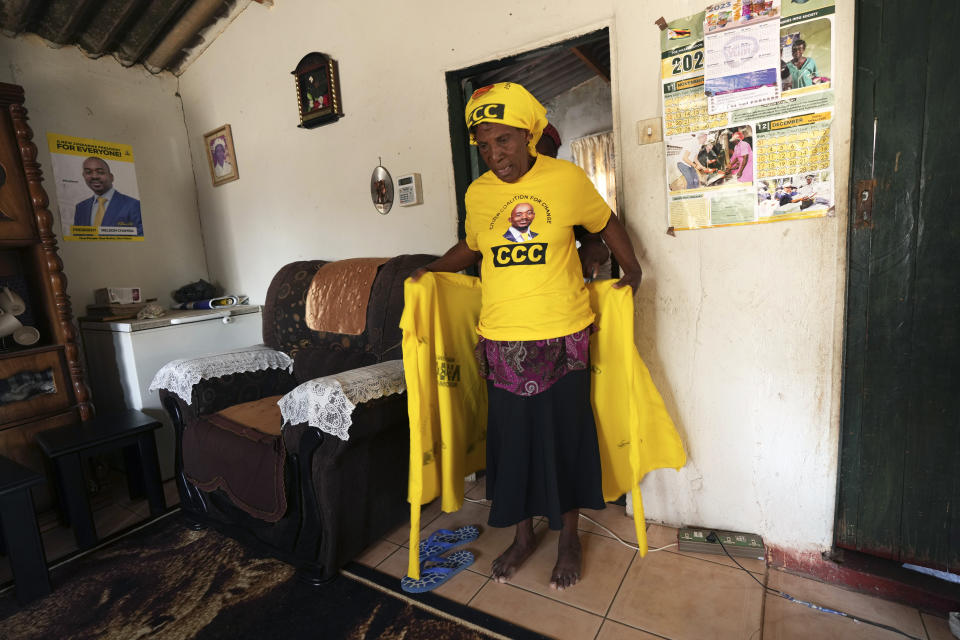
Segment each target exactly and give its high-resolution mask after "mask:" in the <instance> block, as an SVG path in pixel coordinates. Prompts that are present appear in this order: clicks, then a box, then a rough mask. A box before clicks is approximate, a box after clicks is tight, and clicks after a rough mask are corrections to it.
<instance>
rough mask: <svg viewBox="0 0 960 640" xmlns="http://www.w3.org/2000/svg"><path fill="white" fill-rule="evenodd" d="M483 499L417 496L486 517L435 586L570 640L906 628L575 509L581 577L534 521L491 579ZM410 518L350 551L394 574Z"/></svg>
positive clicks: (929, 624)
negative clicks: (554, 586) (572, 577)
mask: <svg viewBox="0 0 960 640" xmlns="http://www.w3.org/2000/svg"><path fill="white" fill-rule="evenodd" d="M164 490H165V493H166V498H167V505H168V506H171V505H174V504H177V503H178V502H179V499H178V497H177V491H176V486H175V485H174V483H173V482H172V481H170V482H167V483H165V484H164ZM125 492H126V486H125V485H124V484H123V483H122V482H114V483H111V486H110V491H108V492H105V493H104V494H103V495H100V496H98V497H97V498H95V499H94V502H93V507H94V516H95V519H96V522H97V532H98V534H99V535H100V536H101V537H106V536H108V535H110V534H111V533H115V532H117V531H119V530H121V529H124V528H126V527H129V526H131V525H132V524H135V523H137V522H139V521H141V520H144V519H145V518H146V517H147V515H148V513H149V509H148V507H147V504H146V501H144V500H138V501H134V502H131V501H130V500H129V499H127V497H126V493H125ZM467 497H468V498H470V499H474V500H480V499H481V498H482V497H483V485H482V481H481V482H479V483H474V484H471V485H468V490H467ZM488 509H489V507H488V506H487V504H486V503H485V502H483V501H481V502H479V503H478V502H466V503H465V504H464V506H463V508H462V509H461V510H460V511H458V512H456V513H450V514H444V513H441V512H440V509H439V507H438V505H437V503H436V502H435V503H432V504H430V505H428V506H426V507H424V510H423V513H422V515H421V523H422V524H423V531H424V535H426V534H428V533H429V532H431V531H434V530H436V529H440V528H446V529H455V528H457V527H459V526H462V525H465V524H479V525H481V530H482V532H483V533H482V535H481V536H480V538H479V539H478V540H477V541H476V542H475V543H472V544H470V545H467V546H466V547H465V548H467V549H469V550H470V551H472V552H473V553H474V555H475V556H476V561H475V562H474V564H473V565H472V566H471V567H470V568H469V569H468V570H466V571H464V572H462V573H460V574H459V575H457V576H456V577H454V578H453V579H452V580H450V581H449V582H448V583H446V584H444V585H443V586H441V587H439V588H438V589H436V591H435V593H436V594H438V595H441V596H444V597H446V598H449V599H451V600H454V601H456V602H459V603H461V604H466V605H468V606H470V607H473V608H475V609H478V610H481V611H484V612H487V613H490V614H492V615H495V616H497V617H499V618H502V619H504V620H509V621H511V622H513V623H515V624H517V625H520V626H524V627H528V628H531V629H533V630H535V631H537V632H539V633H542V634H544V635H547V636H550V637H553V638H563V639H565V638H570V639H573V640H581V639H590V640H593V639H595V640H642V639H650V638H669V639H672V640H681V639H686V638H692V639H696V640H707V639H710V638H716V639H727V638H730V639H733V640H761V639H762V640H794V639H804V640H806V639H817V640H820V639H828V638H829V639H832V638H837V639H840V638H842V639H844V640H846V639H848V638H849V639H851V640H874V639H876V640H885V639H889V640H894V639H896V638H904V637H905V636H904V635H900V634H898V633H895V632H893V631H888V630H884V629H881V628H878V627H874V626H871V625H867V624H862V623H858V622H855V621H853V620H850V619H848V618H843V617H840V616H837V615H832V614H828V613H823V612H820V611H815V610H813V609H810V608H807V607H804V606H801V605H798V604H794V603H792V602H788V601H786V600H784V599H783V598H780V597H778V596H776V595H773V594H766V595H765V594H764V592H763V589H762V588H761V587H760V585H758V584H757V583H756V582H754V581H753V580H752V579H751V578H750V577H749V576H747V575H746V573H744V572H743V571H742V570H741V569H739V568H738V567H736V565H735V564H734V563H733V561H731V560H730V559H728V558H726V557H723V556H716V555H705V554H696V553H681V552H678V551H677V548H676V546H671V545H675V543H676V529H672V528H669V527H663V526H660V525H656V524H651V525H649V526H648V527H647V538H648V542H649V546H650V548H651V549H654V548H656V547H664V548H663V550H661V551H655V552H651V553H649V554H648V555H647V556H646V557H645V558H640V557H639V556H638V554H637V552H636V551H634V550H633V549H631V548H629V547H627V546H624V545H623V544H622V543H621V542H619V541H618V540H617V539H616V538H614V537H613V536H612V535H611V534H610V533H608V532H606V531H604V530H603V529H602V528H600V527H598V526H596V525H594V524H592V523H591V522H589V521H587V520H585V519H581V526H580V529H581V535H580V539H581V543H582V545H583V562H584V566H583V577H582V579H581V581H580V583H579V584H578V585H576V586H575V587H573V588H572V589H568V590H566V591H563V592H557V591H553V590H551V589H550V587H549V586H548V582H549V577H550V571H551V569H552V568H553V564H554V562H555V560H556V541H557V532H554V531H550V530H549V529H548V528H547V527H546V525H545V524H544V523H542V522H540V523H537V527H536V532H537V534H538V535H539V536H540V546H539V548H538V550H537V551H536V552H535V553H534V555H533V556H532V557H531V558H530V559H529V560H528V561H527V562H526V563H525V564H524V566H523V567H522V568H521V569H520V570H519V571H518V572H517V574H516V575H515V576H514V577H513V579H512V580H511V581H510V582H509V583H508V584H498V583H496V582H493V581H491V580H490V565H491V563H492V561H493V559H494V558H496V557H497V555H499V554H500V552H501V551H503V549H505V548H506V547H507V545H509V543H510V541H511V540H512V537H513V530H512V529H494V528H490V527H486V526H485V524H486V521H487V511H488ZM584 513H585V515H588V516H590V517H591V518H593V519H595V520H597V521H598V522H600V523H602V524H603V525H604V526H605V527H607V528H608V529H610V530H611V531H613V532H614V533H616V534H617V536H619V537H620V538H622V539H623V540H625V541H626V542H629V543H632V544H635V543H636V534H635V533H634V528H633V521H632V520H631V519H630V518H629V517H627V515H626V513H625V512H624V509H623V507H618V506H615V505H609V506H608V507H607V508H606V509H604V510H602V511H585V512H584ZM41 529H42V531H43V541H44V548H45V550H46V554H47V559H48V562H50V563H55V562H56V561H57V559H60V558H63V557H65V556H66V555H68V554H70V553H72V552H73V551H76V545H75V544H74V541H73V533H72V531H71V530H70V529H67V528H64V527H62V526H60V525H59V524H58V523H57V521H56V519H55V517H54V516H53V515H52V514H49V515H48V516H47V517H45V518H44V520H43V521H42V522H41ZM408 536H409V528H408V527H407V526H403V527H399V528H397V529H396V530H394V531H392V532H391V533H390V534H388V535H387V536H385V537H384V539H382V540H380V541H379V542H377V543H375V544H373V545H371V546H370V547H369V548H368V549H367V550H366V551H365V552H364V554H363V555H362V556H361V557H359V558H357V560H358V561H359V562H361V563H363V564H366V565H367V566H371V567H375V568H377V569H378V570H380V571H382V572H384V573H387V574H389V575H392V576H396V577H397V578H398V579H399V578H400V577H401V576H403V575H404V574H405V573H406V569H407V557H408V555H407V544H408ZM739 560H740V563H741V564H742V565H743V566H744V567H745V568H747V569H748V570H749V571H750V572H751V573H753V574H754V575H755V576H756V577H757V578H758V579H759V580H760V581H761V582H763V583H764V584H767V585H768V586H770V587H773V588H776V589H779V590H781V591H783V592H785V593H788V594H790V595H792V596H794V597H795V598H798V599H801V600H806V601H808V602H814V603H817V604H819V605H822V606H825V607H828V608H831V609H836V610H841V611H845V612H847V613H850V614H852V615H854V616H857V617H860V618H863V619H867V620H871V621H874V622H879V623H881V624H885V625H887V626H890V627H894V628H896V629H899V630H900V631H902V632H904V633H905V634H907V636H912V637H915V638H921V639H923V640H951V639H952V638H953V636H952V635H951V634H950V631H949V628H948V626H947V622H946V620H945V619H943V618H938V617H936V616H931V615H928V614H924V613H921V612H919V611H917V610H916V609H912V608H910V607H906V606H903V605H900V604H896V603H893V602H889V601H886V600H882V599H879V598H872V597H870V596H866V595H863V594H859V593H854V592H851V591H847V590H845V589H842V588H838V587H834V586H830V585H826V584H823V583H821V582H817V581H814V580H808V579H805V578H801V577H798V576H794V575H790V574H787V573H784V572H782V571H778V570H769V569H768V568H767V567H766V566H765V563H764V562H763V561H762V560H746V559H739ZM10 579H11V576H10V569H9V564H8V563H7V561H6V558H0V584H3V583H6V582H8V581H9V580H10Z"/></svg>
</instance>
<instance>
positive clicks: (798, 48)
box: [791, 44, 807, 60]
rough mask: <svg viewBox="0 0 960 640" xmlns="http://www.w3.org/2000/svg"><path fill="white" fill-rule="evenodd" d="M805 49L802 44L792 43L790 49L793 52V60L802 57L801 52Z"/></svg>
mask: <svg viewBox="0 0 960 640" xmlns="http://www.w3.org/2000/svg"><path fill="white" fill-rule="evenodd" d="M806 49H807V48H806V47H805V46H803V45H802V44H795V45H793V49H792V50H791V51H792V53H793V59H794V60H799V59H800V58H802V57H803V52H804V51H806Z"/></svg>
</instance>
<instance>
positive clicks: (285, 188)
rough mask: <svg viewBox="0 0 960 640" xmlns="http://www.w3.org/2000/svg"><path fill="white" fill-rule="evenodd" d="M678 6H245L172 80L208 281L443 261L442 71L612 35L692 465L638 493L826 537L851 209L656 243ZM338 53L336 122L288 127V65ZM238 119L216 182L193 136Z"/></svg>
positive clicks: (629, 152) (706, 521)
mask: <svg viewBox="0 0 960 640" xmlns="http://www.w3.org/2000/svg"><path fill="white" fill-rule="evenodd" d="M703 5H704V3H703V2H702V0H701V1H696V2H695V1H693V0H680V1H670V2H668V1H666V0H656V1H651V2H636V1H635V0H599V1H594V2H584V1H583V0H545V1H544V2H540V3H518V2H511V1H509V0H489V1H488V2H486V3H484V4H483V5H482V7H481V6H478V5H475V4H474V5H458V4H456V3H450V2H445V1H442V0H420V1H419V2H417V3H393V2H385V1H383V2H373V1H366V2H356V1H355V0H330V1H329V2H324V3H316V2H312V1H310V0H284V1H283V2H279V3H277V4H276V6H275V7H274V8H273V9H271V10H268V9H265V8H263V7H261V6H257V5H251V6H250V8H249V9H248V10H246V11H244V12H243V13H242V14H241V15H240V16H239V17H238V18H237V19H236V20H235V21H234V23H233V24H232V25H231V26H230V28H229V29H227V31H226V32H225V33H224V34H223V35H222V36H221V37H220V38H218V39H217V41H216V42H214V43H213V45H211V46H210V47H209V48H208V49H207V51H206V52H204V54H203V55H202V56H200V58H199V59H198V60H197V61H196V62H195V63H194V64H193V65H192V66H191V67H190V68H189V69H188V70H187V71H186V73H185V74H184V75H183V76H182V77H181V92H182V94H183V99H184V105H185V113H186V122H187V129H188V131H189V136H190V141H191V143H192V147H191V148H192V153H193V164H194V170H195V174H196V178H197V184H198V194H199V202H200V211H201V217H202V222H203V229H204V237H205V242H206V250H207V257H208V263H209V266H210V275H211V277H212V278H214V279H216V280H219V281H220V282H222V283H224V284H225V285H227V286H228V288H230V289H231V290H233V291H238V292H244V293H247V294H249V295H251V296H252V297H253V299H254V300H262V298H263V295H264V292H265V291H266V288H267V285H268V283H269V280H270V278H271V277H272V275H273V273H274V272H275V271H276V269H277V268H278V267H279V266H280V265H282V264H284V263H286V262H288V261H291V260H295V259H302V258H315V257H316V258H342V257H353V256H373V255H393V254H398V253H405V252H417V251H430V252H441V251H443V250H444V249H446V248H447V247H448V246H450V245H451V244H452V243H453V242H454V241H455V239H456V237H455V234H456V203H455V200H454V198H455V196H454V186H453V171H452V167H451V152H450V144H449V134H448V122H447V111H446V104H447V103H446V89H445V86H444V72H445V71H448V70H453V69H458V68H463V67H467V66H470V65H473V64H477V63H480V62H484V61H487V60H491V59H495V58H499V57H502V56H505V55H510V54H514V53H518V52H520V51H523V50H528V49H532V48H536V47H539V46H543V45H546V44H549V43H553V42H557V41H559V40H563V39H566V38H569V37H573V36H576V35H580V34H583V33H586V32H589V31H592V30H594V29H597V28H600V27H603V26H609V27H610V28H611V34H612V42H611V50H612V56H613V60H612V63H613V64H612V66H613V79H612V85H611V87H612V100H613V126H614V130H615V132H616V134H617V136H618V139H619V167H620V169H619V171H620V179H619V181H618V182H619V183H620V184H621V185H623V187H622V189H623V203H622V204H623V212H624V215H625V218H626V221H627V226H628V229H629V231H630V233H631V235H632V237H633V238H634V242H635V244H636V245H637V247H638V250H639V252H640V255H641V261H642V263H643V266H644V270H645V273H646V277H645V280H644V284H643V286H642V287H641V290H640V292H639V294H638V297H637V319H638V322H637V341H638V346H639V349H640V352H641V354H642V355H643V357H644V358H645V360H646V362H647V363H648V365H649V366H650V368H651V370H652V372H653V375H654V378H655V380H656V381H657V383H658V385H659V386H660V389H661V391H662V392H663V395H664V397H665V399H666V402H667V406H668V408H669V409H670V411H671V413H672V415H673V416H674V418H675V420H676V422H677V426H678V428H679V430H680V432H681V435H682V436H683V438H684V441H685V442H686V444H687V447H688V452H689V458H690V462H689V464H688V465H687V467H686V468H685V469H683V470H682V471H681V472H679V473H677V472H674V471H670V470H662V471H657V472H654V473H653V474H651V476H649V477H648V479H647V480H646V481H645V482H644V484H643V489H644V500H645V505H646V509H647V516H648V517H650V518H652V519H658V520H661V521H665V522H667V523H672V524H703V525H709V526H715V527H724V528H731V529H739V530H745V531H754V532H758V533H760V534H762V535H763V536H764V537H765V539H766V540H767V542H768V543H772V544H775V545H779V546H784V547H790V548H797V549H818V548H825V547H827V546H829V544H830V540H831V532H832V520H833V512H834V493H835V482H836V472H837V443H838V423H839V418H838V414H839V395H840V387H839V366H840V343H841V331H842V304H843V295H842V294H843V286H844V271H843V269H844V267H843V265H844V261H845V256H844V245H845V243H844V233H845V231H844V229H845V227H844V225H845V219H846V213H847V212H846V206H845V205H846V201H845V198H844V197H843V196H840V197H838V203H839V204H838V208H839V211H838V216H837V217H836V218H830V219H824V220H807V221H797V222H785V223H777V224H767V225H761V226H752V227H740V228H728V229H716V230H706V231H691V232H681V233H680V234H678V236H677V237H671V236H669V235H667V234H666V227H667V221H666V214H665V206H666V196H665V185H664V178H663V174H664V170H663V167H664V157H663V146H662V145H658V144H655V145H648V146H638V144H637V134H636V122H637V121H638V120H641V119H645V118H650V117H654V116H658V115H660V111H661V107H660V96H659V81H658V79H659V68H660V66H659V36H658V30H657V28H656V27H655V26H654V21H655V20H656V19H657V18H659V17H660V16H661V15H663V16H665V17H667V18H668V19H670V18H675V17H682V16H685V15H689V14H691V13H694V12H696V11H698V10H701V9H702V8H703ZM840 5H841V6H840V7H838V19H839V23H838V24H839V27H838V28H837V30H836V32H837V47H838V54H837V56H836V59H837V60H838V61H840V64H839V68H837V69H836V72H835V74H834V75H835V79H836V86H837V87H839V89H838V95H837V118H836V122H835V126H834V136H835V145H834V150H835V155H836V173H837V180H836V187H837V192H838V193H839V194H843V193H845V192H846V189H847V184H846V176H847V173H848V156H849V129H850V122H851V116H850V108H851V84H852V75H853V68H852V59H853V4H852V2H849V0H840ZM314 50H320V51H323V52H324V53H327V54H330V55H332V56H333V57H334V58H336V59H337V60H339V63H340V74H341V79H342V89H343V91H342V93H343V104H344V109H345V111H346V117H345V118H344V119H342V120H341V121H340V122H339V123H337V124H334V125H330V126H326V127H321V128H318V129H314V130H311V131H305V130H301V129H298V128H297V127H296V123H297V108H296V100H295V97H294V96H295V93H294V86H293V79H292V76H291V75H290V71H291V70H292V69H293V68H294V67H295V66H296V64H297V62H298V61H299V60H300V58H301V57H302V56H303V55H304V54H306V53H308V52H310V51H314ZM224 123H229V124H231V125H232V127H233V133H234V140H235V143H236V148H237V153H238V158H239V169H240V180H239V181H236V182H232V183H229V184H227V185H224V186H221V187H217V188H213V187H211V186H210V178H209V175H208V170H207V166H206V161H205V159H204V157H203V155H202V151H201V149H200V146H199V145H198V144H197V142H198V141H199V140H200V139H201V136H202V134H203V133H204V132H206V131H208V130H211V129H213V128H215V127H218V126H220V125H222V124H224ZM378 157H382V159H383V164H384V165H385V166H386V167H387V168H388V169H389V170H390V171H391V172H392V173H393V175H394V176H396V175H398V174H400V173H404V172H408V171H419V172H420V173H421V174H422V178H423V189H424V198H425V203H424V204H423V205H422V206H418V207H412V208H400V207H396V206H395V208H394V210H393V211H392V212H391V213H390V214H389V215H387V216H381V215H379V214H378V213H377V212H376V211H375V210H374V208H373V205H372V204H371V202H370V196H369V181H370V174H371V172H372V171H373V169H374V167H375V166H376V165H377V159H378Z"/></svg>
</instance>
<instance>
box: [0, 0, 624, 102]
mask: <svg viewBox="0 0 960 640" xmlns="http://www.w3.org/2000/svg"><path fill="white" fill-rule="evenodd" d="M255 1H256V2H259V3H261V4H265V5H272V4H273V1H272V0H255ZM250 2H251V0H0V30H2V31H3V33H4V34H6V35H8V36H16V35H18V34H21V33H33V34H36V35H38V36H40V37H41V38H43V39H45V40H47V42H49V43H50V45H51V46H55V47H60V46H69V45H76V46H78V47H80V49H81V50H82V51H83V52H84V53H86V54H87V55H89V56H91V57H99V56H103V55H112V56H114V57H115V58H116V59H117V60H118V61H119V62H120V63H121V64H123V65H125V66H133V65H136V64H142V65H143V66H144V67H146V68H147V69H149V70H150V71H151V72H153V73H158V72H160V71H164V70H166V71H170V72H172V73H174V74H177V75H179V74H180V73H182V72H183V71H184V70H185V69H186V67H187V65H189V63H190V62H191V61H192V60H193V59H195V58H196V56H197V55H199V53H200V52H202V51H203V49H205V48H206V47H207V46H208V45H209V44H210V42H211V41H212V40H213V39H214V38H216V36H217V35H219V33H221V32H222V31H223V29H224V28H226V24H228V22H229V18H230V17H231V16H235V15H236V14H237V13H239V12H240V11H242V10H243V9H245V8H246V6H247V5H248V4H250ZM588 40H589V39H588ZM514 60H515V61H513V62H507V63H506V64H504V65H503V66H498V67H496V68H494V69H489V70H486V71H483V72H480V73H478V74H477V75H476V76H474V77H473V78H471V81H472V84H473V86H474V87H481V86H484V85H486V84H491V83H494V82H500V81H511V82H518V83H520V84H522V85H524V86H525V87H526V88H527V89H529V90H530V92H531V93H533V95H535V96H536V97H537V98H538V99H539V100H540V101H541V102H547V101H549V100H551V99H553V98H555V97H556V96H558V95H560V94H562V93H564V92H566V91H569V90H570V89H572V88H573V87H576V86H578V85H580V84H582V83H584V82H586V81H587V80H590V79H591V78H593V77H594V76H595V75H599V76H601V77H602V78H604V79H605V80H607V81H608V82H609V80H610V44H609V40H608V38H607V37H606V33H605V32H604V33H603V34H602V37H600V36H598V37H597V38H596V39H593V40H590V41H583V40H582V39H581V41H579V42H578V43H577V44H576V45H575V46H554V47H549V48H547V49H546V50H544V52H542V53H535V54H527V55H521V56H518V57H516V58H514Z"/></svg>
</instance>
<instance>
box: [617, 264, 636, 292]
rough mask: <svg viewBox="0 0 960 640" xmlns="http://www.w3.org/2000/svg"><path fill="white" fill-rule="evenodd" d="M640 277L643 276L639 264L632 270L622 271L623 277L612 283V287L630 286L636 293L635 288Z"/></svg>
mask: <svg viewBox="0 0 960 640" xmlns="http://www.w3.org/2000/svg"><path fill="white" fill-rule="evenodd" d="M641 278H643V271H642V270H641V269H640V265H637V268H636V269H634V270H633V271H626V272H624V274H623V277H622V278H620V279H619V280H617V281H616V282H615V283H614V285H613V288H614V289H619V288H621V287H626V286H630V287H633V291H634V293H636V291H637V288H638V287H639V286H640V280H641Z"/></svg>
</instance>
